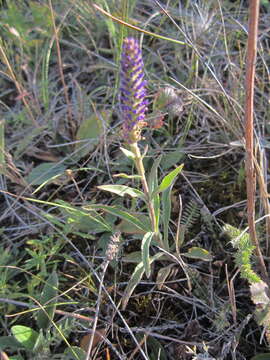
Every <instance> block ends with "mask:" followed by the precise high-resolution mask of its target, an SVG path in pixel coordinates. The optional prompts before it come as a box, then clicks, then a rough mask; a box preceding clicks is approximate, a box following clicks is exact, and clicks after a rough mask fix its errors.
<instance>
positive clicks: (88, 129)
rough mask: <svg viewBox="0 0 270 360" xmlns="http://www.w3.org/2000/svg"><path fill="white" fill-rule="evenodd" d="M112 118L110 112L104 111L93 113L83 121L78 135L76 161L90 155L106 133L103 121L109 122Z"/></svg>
mask: <svg viewBox="0 0 270 360" xmlns="http://www.w3.org/2000/svg"><path fill="white" fill-rule="evenodd" d="M110 116H111V114H110V113H109V112H108V111H105V110H103V111H101V112H100V113H93V114H92V115H91V116H89V117H88V118H85V119H84V120H83V121H82V123H81V124H80V126H79V129H78V131H77V134H76V140H77V141H78V143H77V144H76V146H75V150H76V155H75V157H76V159H81V158H82V157H84V156H86V155H87V154H89V153H90V152H91V151H92V150H93V148H94V147H95V146H96V145H97V144H98V142H99V137H100V136H101V135H102V134H103V132H104V129H103V124H102V121H105V123H106V122H108V119H109V118H110Z"/></svg>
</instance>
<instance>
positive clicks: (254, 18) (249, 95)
mask: <svg viewBox="0 0 270 360" xmlns="http://www.w3.org/2000/svg"><path fill="white" fill-rule="evenodd" d="M259 2H260V1H259V0H250V5H249V30H248V47H247V60H246V102H245V140H246V189H247V217H248V227H249V234H250V239H251V241H252V243H253V244H254V246H255V251H256V255H257V256H258V261H259V266H260V270H261V273H262V276H263V278H264V280H265V281H267V282H268V284H269V280H268V274H267V270H266V266H265V263H264V260H263V256H262V253H261V249H260V244H259V241H258V238H257V235H256V228H255V191H256V177H255V169H254V139H253V130H254V127H253V111H254V78H255V62H256V53H257V36H258V19H259Z"/></svg>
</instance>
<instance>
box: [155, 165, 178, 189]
mask: <svg viewBox="0 0 270 360" xmlns="http://www.w3.org/2000/svg"><path fill="white" fill-rule="evenodd" d="M183 166H184V164H181V165H179V166H178V167H177V168H176V169H174V170H172V171H171V172H170V173H169V174H168V175H166V176H165V177H164V178H163V180H162V182H161V184H160V185H159V187H158V188H157V190H156V191H155V192H158V193H159V192H162V191H164V190H166V189H167V188H168V187H169V186H171V185H172V183H173V181H174V179H175V178H176V176H177V175H178V174H179V173H180V172H181V171H182V169H183Z"/></svg>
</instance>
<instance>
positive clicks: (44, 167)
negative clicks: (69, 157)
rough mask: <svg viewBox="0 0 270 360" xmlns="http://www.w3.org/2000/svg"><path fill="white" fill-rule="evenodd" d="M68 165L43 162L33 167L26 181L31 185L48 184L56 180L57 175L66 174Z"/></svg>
mask: <svg viewBox="0 0 270 360" xmlns="http://www.w3.org/2000/svg"><path fill="white" fill-rule="evenodd" d="M66 168H67V167H66V165H64V164H55V163H42V164H40V165H38V166H36V167H34V168H33V170H32V171H31V172H30V174H29V175H28V176H27V177H26V181H27V182H28V184H31V185H41V184H44V183H45V184H47V183H49V182H50V181H53V180H55V178H56V177H58V176H60V175H62V174H64V172H65V170H66Z"/></svg>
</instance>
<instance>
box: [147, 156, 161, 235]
mask: <svg viewBox="0 0 270 360" xmlns="http://www.w3.org/2000/svg"><path fill="white" fill-rule="evenodd" d="M160 161H161V156H159V157H158V158H157V159H156V160H155V161H154V163H153V166H152V168H151V171H150V175H149V179H148V186H149V192H150V197H152V193H153V192H154V189H156V188H157V187H158V173H157V172H158V167H159V164H160ZM152 201H153V204H154V212H155V218H156V228H155V231H156V232H157V231H158V228H159V216H160V199H159V194H158V193H156V194H154V195H153V199H152Z"/></svg>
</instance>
